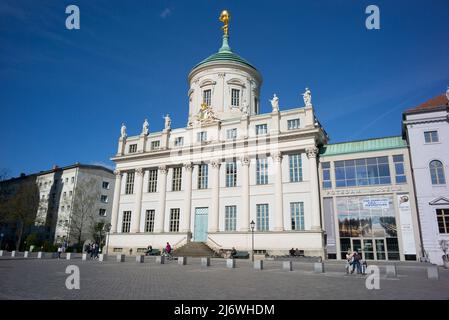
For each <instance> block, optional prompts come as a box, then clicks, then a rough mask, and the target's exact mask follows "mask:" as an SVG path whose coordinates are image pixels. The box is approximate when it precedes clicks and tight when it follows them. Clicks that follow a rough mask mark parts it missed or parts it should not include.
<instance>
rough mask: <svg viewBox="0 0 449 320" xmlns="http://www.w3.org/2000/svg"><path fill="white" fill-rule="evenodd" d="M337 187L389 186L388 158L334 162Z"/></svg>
mask: <svg viewBox="0 0 449 320" xmlns="http://www.w3.org/2000/svg"><path fill="white" fill-rule="evenodd" d="M334 167H335V168H334V170H335V182H336V186H337V187H355V186H370V185H384V184H391V178H390V168H389V164H388V157H377V158H366V159H356V160H344V161H335V162H334Z"/></svg>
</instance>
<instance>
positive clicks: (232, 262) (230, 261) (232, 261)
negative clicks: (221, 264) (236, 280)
mask: <svg viewBox="0 0 449 320" xmlns="http://www.w3.org/2000/svg"><path fill="white" fill-rule="evenodd" d="M226 268H229V269H234V268H235V259H226Z"/></svg>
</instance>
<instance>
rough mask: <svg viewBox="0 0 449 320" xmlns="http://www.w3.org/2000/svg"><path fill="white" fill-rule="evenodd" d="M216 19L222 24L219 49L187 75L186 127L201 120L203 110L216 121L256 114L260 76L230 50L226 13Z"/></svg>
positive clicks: (260, 82) (228, 16) (227, 16)
mask: <svg viewBox="0 0 449 320" xmlns="http://www.w3.org/2000/svg"><path fill="white" fill-rule="evenodd" d="M219 19H220V21H222V22H223V24H224V25H223V27H222V28H223V33H224V34H223V42H222V45H221V48H220V49H219V50H218V52H217V53H214V54H213V55H211V56H209V57H208V58H206V59H204V60H203V61H201V62H200V63H199V64H197V65H196V66H195V67H193V69H192V71H190V73H189V76H188V81H189V84H190V89H189V92H188V96H189V125H192V124H194V123H196V122H198V121H201V118H202V117H203V112H204V111H205V110H206V111H209V114H213V115H214V117H215V119H217V120H224V119H230V118H237V117H241V116H243V115H245V114H248V115H254V114H258V113H259V96H260V95H259V94H260V86H261V85H262V76H261V74H260V73H259V71H258V70H257V69H256V68H255V67H254V66H253V65H252V64H251V63H249V62H248V61H246V60H245V59H243V58H242V57H240V56H238V55H237V54H235V53H234V52H233V51H232V50H231V47H230V46H229V19H230V15H229V13H228V12H227V11H226V10H224V11H223V12H222V13H221V15H220V18H219Z"/></svg>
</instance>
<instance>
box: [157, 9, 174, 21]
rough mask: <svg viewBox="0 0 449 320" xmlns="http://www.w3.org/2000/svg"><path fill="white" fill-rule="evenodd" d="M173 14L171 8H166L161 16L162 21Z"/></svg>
mask: <svg viewBox="0 0 449 320" xmlns="http://www.w3.org/2000/svg"><path fill="white" fill-rule="evenodd" d="M170 14H171V10H170V9H169V8H165V9H164V11H162V12H161V14H160V15H159V16H160V17H161V18H162V19H165V18H167V17H168V16H169V15H170Z"/></svg>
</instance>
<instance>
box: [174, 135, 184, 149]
mask: <svg viewBox="0 0 449 320" xmlns="http://www.w3.org/2000/svg"><path fill="white" fill-rule="evenodd" d="M183 145H184V137H176V138H175V147H182V146H183Z"/></svg>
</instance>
